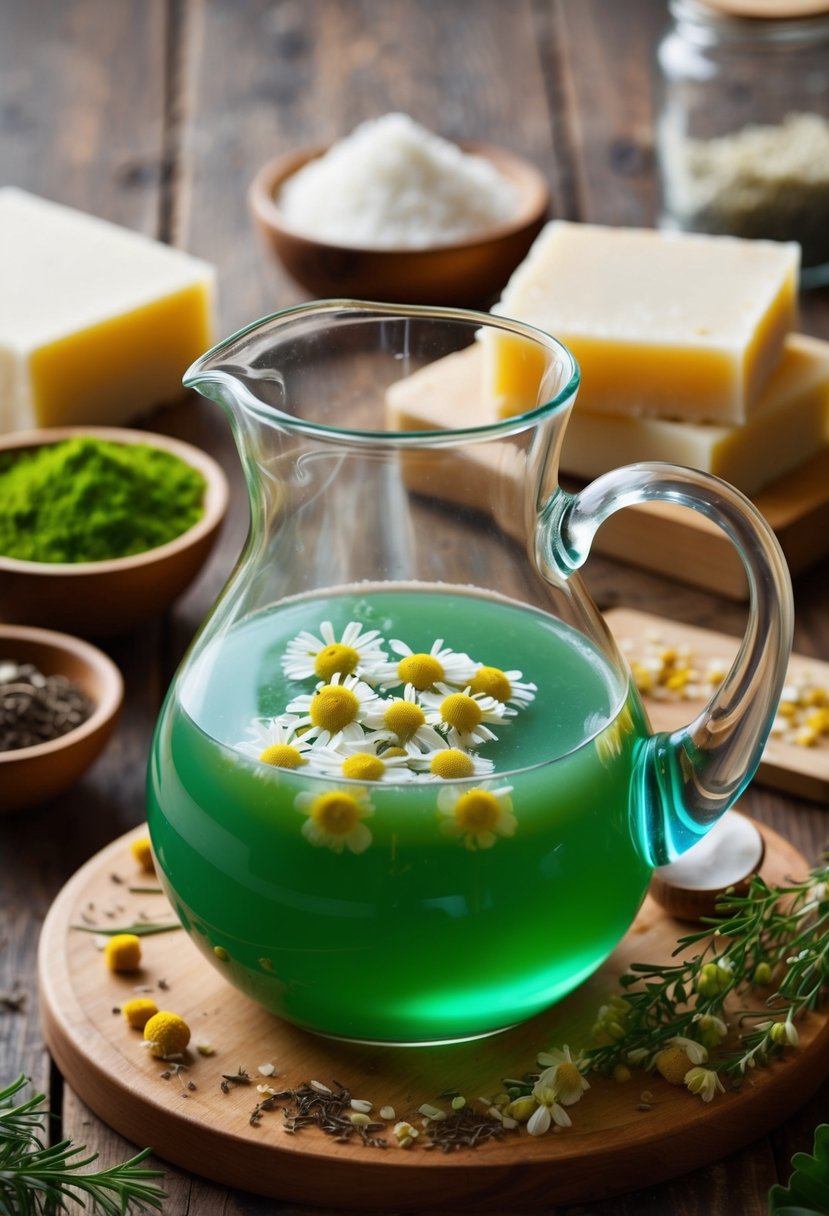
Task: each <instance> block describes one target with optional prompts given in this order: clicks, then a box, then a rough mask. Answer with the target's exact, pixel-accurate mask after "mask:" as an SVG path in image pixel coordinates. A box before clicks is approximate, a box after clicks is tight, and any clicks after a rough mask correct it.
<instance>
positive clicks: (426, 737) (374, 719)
mask: <svg viewBox="0 0 829 1216" xmlns="http://www.w3.org/2000/svg"><path fill="white" fill-rule="evenodd" d="M363 725H364V726H365V727H367V728H368V729H369V730H371V731H376V734H374V735H372V736H371V739H372V741H373V742H378V743H380V742H382V741H383V740H389V741H390V742H394V743H396V744H398V745H399V746H400V747H401V748H403V751H404V752H405V753H406V754H407V755H409V756H420V755H421V754H422V753H423V752H429V751H433V750H435V749H436V748H441V747H444V746H445V741H444V739H443V738H442V737H441V736H440V735H439V734H438V733H437V731H436V730H435V728H434V727H433V726H429V725H428V724H427V722H426V714H425V712H424V709H423V706H422V705H421V704H420V701H419V699H418V693H417V689H416V688H415V686H414V685H413V684H407V685H406V687H405V689H404V690H403V695H402V697H394V698H393V699H392V700H390V701H381V700H379V698H378V702H377V704H376V705H374V706H373V707H371V708H370V709H369V710H368V711H367V713H366V715H365V718H364V720H363Z"/></svg>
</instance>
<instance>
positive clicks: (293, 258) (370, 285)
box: [248, 143, 549, 307]
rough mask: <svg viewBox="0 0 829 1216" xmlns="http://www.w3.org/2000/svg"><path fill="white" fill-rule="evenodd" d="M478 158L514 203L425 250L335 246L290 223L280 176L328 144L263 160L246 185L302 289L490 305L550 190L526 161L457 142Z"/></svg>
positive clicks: (534, 228) (533, 231)
mask: <svg viewBox="0 0 829 1216" xmlns="http://www.w3.org/2000/svg"><path fill="white" fill-rule="evenodd" d="M460 147H461V148H463V150H464V151H465V152H473V153H475V154H476V155H478V156H484V157H486V158H487V159H488V160H489V161H491V162H492V164H493V165H495V167H496V168H497V169H498V170H499V171H500V172H501V173H502V174H503V175H504V176H505V177H507V178H509V179H510V180H511V181H512V182H513V183H514V184H515V186H516V187H517V189H518V193H519V198H520V203H519V206H518V208H517V210H516V213H515V217H514V219H512V220H511V221H510V222H509V223H506V224H501V225H499V226H497V227H493V228H491V229H489V230H487V231H486V232H485V233H484V234H483V235H479V236H476V237H474V238H472V239H470V240H467V241H457V242H454V243H452V244H448V245H440V246H430V247H428V248H424V249H370V248H365V247H358V246H346V245H333V244H329V243H327V242H326V241H321V240H315V239H314V238H313V237H311V236H308V235H307V234H306V233H303V232H300V231H298V230H297V229H295V228H292V227H291V226H290V224H288V223H287V221H286V220H285V219H284V217H283V215H282V213H281V211H280V209H279V207H278V206H277V203H276V201H275V198H276V195H277V194H278V192H279V189H280V187H281V186H282V184H283V183H284V182H285V180H286V179H287V178H288V177H290V176H291V174H293V173H296V172H297V170H298V169H301V168H302V167H303V165H306V164H307V163H308V162H309V161H310V160H313V159H314V158H315V157H318V156H321V155H322V154H323V153H324V152H325V151H327V148H326V147H316V148H304V149H301V150H299V151H296V152H290V153H288V154H287V155H285V156H280V157H277V158H276V160H272V161H269V162H268V163H267V164H266V165H264V166H263V167H262V168H261V169H260V170H259V172H258V173H257V175H256V177H255V178H254V179H253V181H252V183H251V185H250V188H249V191H248V204H249V207H250V211H251V214H252V216H253V220H254V223H255V226H256V228H257V229H258V231H259V233H260V236H261V238H262V240H263V241H264V243H265V246H266V248H268V249H269V250H270V251H271V252H272V253H274V254H275V255H276V257H277V258H278V259H279V261H280V262H281V263H282V264H283V266H284V267H285V269H286V270H287V271H288V273H289V274H290V275H291V277H292V278H293V279H295V280H296V282H297V283H299V284H300V285H301V286H302V287H304V288H306V290H307V291H309V292H311V294H312V295H314V296H319V297H331V296H333V297H349V298H354V299H363V300H378V301H383V302H387V303H395V304H443V305H454V306H457V307H470V306H476V305H477V306H482V305H484V304H488V303H489V302H490V301H491V300H493V299H494V297H495V296H496V295H497V293H498V292H499V291H500V289H501V288H502V287H503V286H504V284H505V283H506V281H507V279H508V278H509V276H510V274H511V273H512V271H513V270H514V269H515V267H516V266H517V265H518V263H519V262H520V261H522V259H523V258H524V256H525V255H526V253H527V251H528V250H529V248H530V245H531V244H532V242H533V240H534V239H535V237H536V236H537V234H538V232H539V231H540V230H541V227H542V225H543V223H544V221H545V219H546V216H547V208H548V205H549V191H548V188H547V183H546V181H545V179H544V177H543V175H542V174H541V173H540V172H539V170H538V169H537V168H536V167H535V166H534V165H532V164H530V162H529V161H526V160H523V159H522V158H521V157H519V156H515V155H514V154H513V153H512V152H508V151H507V150H506V149H504V148H498V147H495V146H493V145H491V144H481V143H461V144H460Z"/></svg>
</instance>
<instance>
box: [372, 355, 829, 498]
mask: <svg viewBox="0 0 829 1216" xmlns="http://www.w3.org/2000/svg"><path fill="white" fill-rule="evenodd" d="M386 400H387V409H388V422H389V425H390V426H391V427H393V428H394V429H397V430H440V429H441V428H447V427H452V428H463V427H474V426H483V425H487V424H491V423H493V422H495V421H496V415H495V410H494V406H493V402H492V399H491V398H490V397H489V396H488V395H487V393H486V391H485V382H484V352H483V350H482V349H481V344H480V343H479V344H477V345H475V346H472V347H469V348H468V349H466V350H463V351H460V352H458V353H457V354H454V355H449V356H448V357H446V358H444V359H440V360H437V361H436V362H435V363H431V364H429V366H427V367H425V368H423V369H421V370H420V371H418V372H415V373H414V375H412V376H409V377H408V378H407V379H405V380H400V381H398V382H397V383H396V384H394V385H392V387H391V388H390V389H389V390H388V392H387V396H386ZM827 444H829V342H823V341H821V340H820V339H818V338H810V337H807V336H806V335H805V334H790V335H789V337H788V338H787V339H786V342H785V345H784V349H783V357H782V359H781V361H780V364H779V366H778V368H777V370H776V371H775V372H774V373H773V375H772V377H771V379H770V380H769V382H768V384H767V386H766V388H765V390H764V392H763V393H762V395H761V400H760V402H759V403H758V406H757V409H756V411H755V413H754V415H753V416H752V418H751V419H750V421H749V422H747V423H743V424H739V425H737V426H729V427H727V426H712V425H704V424H700V423H690V422H670V421H666V420H664V419H661V418H623V417H619V416H612V415H609V414H591V413H588V412H586V411H582V410H581V409H580V407H579V406H578V405H577V406H576V408H575V409H574V410H572V411H571V413H570V417H569V419H568V420H567V422H566V429H565V432H564V444H563V449H562V454H561V468H562V470H564V471H566V472H568V473H571V474H573V475H575V476H578V477H581V478H584V479H590V478H593V477H597V476H599V474H600V473H604V472H607V470H608V469H613V468H617V467H618V466H619V465H622V464H631V463H634V462H636V461H641V460H666V461H670V462H672V463H674V464H682V465H687V466H689V467H692V468H697V469H701V470H703V471H704V472H708V473H714V474H716V475H717V476H718V477H722V478H723V479H724V480H725V481H729V482H731V483H732V485H735V486H737V488H738V489H740V490H742V491H743V492H744V493H745V494H753V493H755V492H756V491H757V490H759V489H761V488H762V487H763V486H765V485H767V484H769V483H771V482H773V481H776V480H777V479H778V478H779V477H782V476H783V475H784V474H785V473H788V472H790V471H791V470H792V469H795V468H797V467H798V466H799V465H801V464H803V463H804V462H805V461H806V460H808V459H809V458H810V457H812V456H814V455H815V454H816V453H817V452H819V451H821V450H822V449H823V448H824V447H826V446H827ZM465 459H466V460H467V461H472V462H477V463H483V464H485V465H487V469H486V474H487V476H486V478H484V479H483V480H482V479H481V478H480V477H477V478H471V479H466V481H465V480H464V479H463V478H461V477H455V478H453V479H450V484H449V485H448V486H447V487H446V496H448V497H450V498H453V499H455V498H459V497H461V495H460V491H459V489H458V487H460V486H462V485H465V484H466V482H467V481H468V482H469V484H470V485H471V486H472V487H474V486H476V485H477V486H479V487H480V486H482V485H485V486H486V487H487V493H490V494H491V493H492V487H493V486H494V485H496V483H497V491H498V497H499V499H500V500H501V501H505V500H506V499H507V497H508V493H507V491H508V487H507V485H506V483H507V482H509V481H510V480H512V479H513V477H514V476H517V475H519V474H520V462H519V461H518V459H517V458H516V460H515V461H514V462H510V460H509V459H506V458H505V455H504V453H503V452H501V453H500V454H498V453H495V452H494V451H493V449H492V445H491V444H490V445H487V444H484V445H482V446H480V447H478V446H472V445H471V446H470V448H469V450H468V452H467V454H466V457H465ZM490 465H491V467H489V466H490ZM502 483H504V484H502ZM513 489H514V487H513ZM443 492H444V491H441V493H443ZM463 501H464V502H465V504H466V505H468V506H480V505H481V502H480V501H479V500H478V499H477V498H476V497H475V493H474V492H473V493H471V494H466V495H464V496H463Z"/></svg>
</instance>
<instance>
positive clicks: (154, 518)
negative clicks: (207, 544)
mask: <svg viewBox="0 0 829 1216" xmlns="http://www.w3.org/2000/svg"><path fill="white" fill-rule="evenodd" d="M205 489H206V482H205V479H204V477H203V475H202V474H201V473H200V472H199V471H198V469H194V468H193V467H192V466H191V465H189V464H187V463H186V461H184V460H181V459H180V458H179V457H178V456H174V455H172V454H171V453H169V452H164V451H161V450H160V449H159V448H154V447H151V446H150V445H149V444H143V443H114V442H111V441H110V440H105V439H99V438H94V437H92V436H76V437H74V438H71V439H65V440H61V441H59V442H57V443H53V444H46V445H44V446H42V447H38V448H33V449H23V450H22V451H20V452H9V453H6V454H4V455H3V456H2V457H0V554H2V555H3V556H5V557H11V558H16V559H17V560H20V561H29V562H52V563H54V562H98V561H108V560H110V559H112V558H119V557H128V556H130V555H132V554H134V553H143V552H145V551H146V550H148V549H155V548H157V547H158V546H159V545H163V544H166V543H167V542H168V541H171V540H174V539H175V538H176V537H177V536H180V535H181V534H182V533H183V532H186V531H187V530H188V529H189V528H191V527H192V526H193V524H195V523H196V522H197V521H198V520H199V519H200V518H201V516H202V515H203V513H204V495H205Z"/></svg>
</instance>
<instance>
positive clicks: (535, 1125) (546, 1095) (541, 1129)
mask: <svg viewBox="0 0 829 1216" xmlns="http://www.w3.org/2000/svg"><path fill="white" fill-rule="evenodd" d="M548 1072H549V1070H548ZM532 1096H533V1098H535V1100H536V1102H537V1103H538V1106H537V1107H536V1109H535V1110H534V1111H533V1113H532V1114H531V1115H530V1117H529V1119H528V1120H527V1131H528V1132H529V1133H530V1135H531V1136H543V1135H544V1133H545V1132H547V1131H549V1130H550V1128H551V1127H552V1126H553V1124H554V1123H555V1124H556V1126H557V1127H570V1126H571V1124H572V1119H571V1118H570V1116H569V1115H568V1114H567V1111H566V1110H565V1109H564V1107H563V1106H562V1105H561V1102H560V1101H559V1094H558V1090H557V1089H556V1088H555V1086H554V1085H551V1084H550V1080H549V1077H548V1076H547V1073H546V1072H543V1073H542V1074H541V1076H540V1077H539V1078H538V1080H537V1081H536V1083H535V1085H534V1086H533V1091H532Z"/></svg>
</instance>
